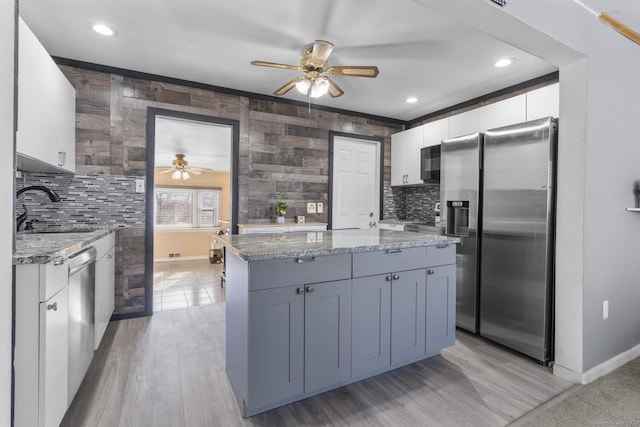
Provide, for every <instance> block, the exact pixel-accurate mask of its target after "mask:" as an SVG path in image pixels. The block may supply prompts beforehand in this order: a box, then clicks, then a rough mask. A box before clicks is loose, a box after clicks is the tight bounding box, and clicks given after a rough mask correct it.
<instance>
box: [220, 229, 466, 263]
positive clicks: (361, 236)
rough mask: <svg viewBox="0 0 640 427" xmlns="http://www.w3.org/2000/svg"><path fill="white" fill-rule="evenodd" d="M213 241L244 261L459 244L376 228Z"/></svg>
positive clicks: (447, 237) (226, 237) (436, 237)
mask: <svg viewBox="0 0 640 427" xmlns="http://www.w3.org/2000/svg"><path fill="white" fill-rule="evenodd" d="M215 238H216V239H217V240H218V241H219V242H220V244H222V245H224V246H225V247H226V248H227V249H228V250H229V251H231V252H233V253H234V254H236V255H238V256H239V257H240V258H242V259H244V260H245V261H261V260H272V259H285V258H297V257H310V256H320V255H337V254H346V253H356V252H370V251H375V250H385V249H403V248H413V247H421V246H436V245H446V244H450V243H459V242H460V239H458V238H457V237H450V236H438V235H434V234H428V233H408V232H403V231H391V230H379V229H368V230H367V229H364V230H328V231H317V232H294V233H281V234H254V235H251V234H245V235H238V234H234V235H228V236H216V237H215Z"/></svg>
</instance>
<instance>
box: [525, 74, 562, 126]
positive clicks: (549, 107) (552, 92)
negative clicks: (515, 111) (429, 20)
mask: <svg viewBox="0 0 640 427" xmlns="http://www.w3.org/2000/svg"><path fill="white" fill-rule="evenodd" d="M559 116H560V84H559V83H555V84H552V85H549V86H545V87H541V88H540V89H536V90H532V91H531V92H528V93H527V121H529V120H536V119H542V118H544V117H559Z"/></svg>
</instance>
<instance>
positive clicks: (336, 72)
mask: <svg viewBox="0 0 640 427" xmlns="http://www.w3.org/2000/svg"><path fill="white" fill-rule="evenodd" d="M333 48H334V46H333V44H331V43H329V42H328V41H324V40H316V41H315V42H314V43H313V47H310V48H308V49H307V51H306V53H305V55H304V56H303V57H302V59H301V60H300V65H287V64H278V63H275V62H265V61H252V62H251V65H259V66H262V67H273V68H283V69H285V70H294V71H303V72H304V73H305V75H303V76H298V77H296V78H294V79H293V80H291V81H289V82H287V83H286V84H284V85H283V86H282V87H281V88H279V89H278V90H276V91H275V92H273V94H274V95H284V94H286V93H287V92H289V91H290V90H291V89H293V88H294V87H295V88H296V89H298V91H299V92H300V93H302V94H304V95H309V96H310V97H312V98H319V97H321V96H322V95H324V94H326V93H327V92H328V93H329V95H331V97H332V98H336V97H338V96H340V95H342V94H343V93H344V91H343V90H342V89H340V87H339V86H338V85H337V84H335V82H334V81H333V80H331V79H330V78H329V77H328V76H326V75H325V74H329V75H332V76H345V77H376V76H377V75H378V73H379V70H378V67H375V66H362V65H359V66H357V65H356V66H337V67H330V66H329V64H328V62H327V59H328V58H329V55H331V52H332V51H333Z"/></svg>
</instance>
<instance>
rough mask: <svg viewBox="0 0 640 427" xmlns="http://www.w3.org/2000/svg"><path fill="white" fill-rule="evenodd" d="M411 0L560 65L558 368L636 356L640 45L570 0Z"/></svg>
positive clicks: (639, 325)
mask: <svg viewBox="0 0 640 427" xmlns="http://www.w3.org/2000/svg"><path fill="white" fill-rule="evenodd" d="M416 1H417V2H419V3H422V4H424V5H425V6H427V7H430V8H432V9H435V10H438V11H440V12H441V13H443V14H446V15H449V16H451V17H453V18H454V19H458V20H462V21H463V22H466V23H467V24H469V25H471V26H474V27H477V28H479V29H481V30H483V31H485V32H487V33H488V34H491V35H494V36H495V37H497V38H500V39H502V40H503V41H506V42H508V43H511V44H513V45H514V46H517V47H519V48H521V49H523V50H526V51H527V52H529V53H532V54H534V55H537V56H539V57H541V58H543V59H545V60H547V61H548V62H550V63H552V64H555V65H557V66H558V67H559V69H560V117H561V121H560V137H559V144H560V145H559V181H558V198H559V200H558V220H557V226H558V227H557V228H558V229H557V246H556V247H557V250H558V255H557V257H556V269H557V274H556V298H557V300H556V313H557V319H556V320H557V322H556V367H557V368H558V369H557V370H556V371H557V372H562V373H563V375H565V376H567V377H572V378H574V379H577V380H581V381H585V379H587V380H588V379H590V378H593V375H591V374H590V372H589V371H590V370H591V372H594V371H598V372H599V373H598V374H601V373H604V372H605V371H606V370H607V369H608V368H611V367H615V364H616V363H617V362H615V360H616V359H617V360H618V361H619V360H620V359H621V357H622V358H625V357H627V358H628V357H633V355H637V354H640V310H638V309H637V307H635V304H636V302H637V301H640V286H639V285H640V263H638V262H637V259H638V255H637V254H638V253H640V214H636V213H628V212H626V211H625V207H628V206H631V204H632V203H633V197H632V193H631V188H632V187H631V186H632V183H633V181H634V180H636V179H640V140H639V138H640V120H638V108H637V100H638V99H640V83H639V82H640V79H639V78H638V76H640V46H638V45H636V44H634V43H633V42H631V41H630V40H628V39H626V38H624V37H623V36H621V35H620V34H618V33H616V32H615V31H614V30H612V29H611V28H610V27H608V26H606V25H605V24H603V23H601V22H599V21H598V20H597V19H596V17H595V16H593V15H591V14H590V13H588V12H586V11H585V10H584V9H582V8H581V7H580V6H578V5H576V4H575V2H574V1H572V0H538V1H535V2H509V3H508V5H507V6H506V7H504V8H500V7H497V6H494V5H493V4H491V3H489V2H482V1H477V0H456V1H449V2H442V1H438V0H416ZM636 30H637V29H636ZM605 299H606V300H608V301H609V304H610V317H609V319H608V320H603V319H602V302H603V300H605ZM621 355H623V356H621ZM611 361H614V362H611ZM598 365H600V366H598ZM603 365H608V368H607V369H601V368H602V366H603Z"/></svg>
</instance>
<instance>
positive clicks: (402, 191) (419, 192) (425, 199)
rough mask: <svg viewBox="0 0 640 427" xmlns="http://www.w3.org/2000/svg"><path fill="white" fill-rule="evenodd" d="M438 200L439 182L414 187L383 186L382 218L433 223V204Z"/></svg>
mask: <svg viewBox="0 0 640 427" xmlns="http://www.w3.org/2000/svg"><path fill="white" fill-rule="evenodd" d="M439 201H440V184H439V183H428V184H424V185H420V186H415V187H390V186H385V187H384V201H383V215H384V219H398V220H407V221H419V222H424V223H433V222H434V221H435V216H436V213H435V210H434V208H435V204H436V203H437V202H439Z"/></svg>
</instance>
